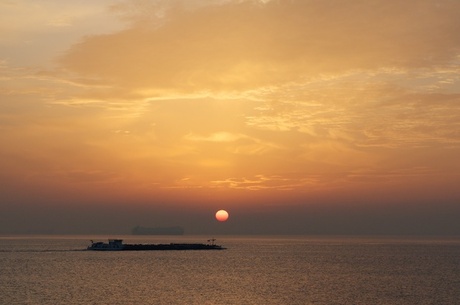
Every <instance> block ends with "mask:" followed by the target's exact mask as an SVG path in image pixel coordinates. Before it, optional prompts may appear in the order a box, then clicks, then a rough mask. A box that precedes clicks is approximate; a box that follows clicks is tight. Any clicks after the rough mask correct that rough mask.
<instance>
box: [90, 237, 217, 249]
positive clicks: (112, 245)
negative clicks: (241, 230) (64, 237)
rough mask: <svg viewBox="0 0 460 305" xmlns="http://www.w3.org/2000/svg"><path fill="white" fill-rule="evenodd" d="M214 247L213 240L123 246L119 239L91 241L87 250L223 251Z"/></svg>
mask: <svg viewBox="0 0 460 305" xmlns="http://www.w3.org/2000/svg"><path fill="white" fill-rule="evenodd" d="M224 249H225V248H224V247H222V246H220V245H216V244H215V239H209V240H208V243H207V244H199V243H197V244H190V243H184V244H182V243H170V244H123V240H121V239H109V242H108V243H104V242H101V241H99V242H94V241H91V245H90V246H88V248H87V250H92V251H165V250H224Z"/></svg>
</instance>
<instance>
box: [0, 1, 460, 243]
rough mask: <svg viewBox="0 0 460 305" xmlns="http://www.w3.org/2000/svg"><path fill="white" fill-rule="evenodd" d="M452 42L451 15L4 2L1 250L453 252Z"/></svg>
mask: <svg viewBox="0 0 460 305" xmlns="http://www.w3.org/2000/svg"><path fill="white" fill-rule="evenodd" d="M458 33H460V1H456V0H406V1H396V0H394V1H392V0H390V1H388V0H351V1H342V0H113V1H110V0H100V1H92V0H79V1H59V0H40V1H27V0H0V169H1V170H0V234H33V233H36V234H122V233H129V231H130V229H131V228H133V227H134V226H136V225H141V226H147V227H155V226H173V225H179V226H183V227H184V228H185V232H186V234H334V235H339V234H401V235H406V234H430V235H433V234H434V235H445V234H446V235H460V221H459V219H460V187H459V185H460V157H459V156H460V35H459V34H458ZM219 209H225V210H227V211H228V212H229V214H230V217H229V219H228V220H227V221H226V222H222V223H219V222H217V221H216V220H215V219H214V214H215V212H216V211H217V210H219Z"/></svg>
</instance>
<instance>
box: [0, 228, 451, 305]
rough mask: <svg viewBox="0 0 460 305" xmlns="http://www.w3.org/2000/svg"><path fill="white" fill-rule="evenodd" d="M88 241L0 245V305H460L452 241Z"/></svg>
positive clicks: (9, 240) (7, 241)
mask: <svg viewBox="0 0 460 305" xmlns="http://www.w3.org/2000/svg"><path fill="white" fill-rule="evenodd" d="M115 237H120V236H115ZM89 239H98V240H106V237H100V238H95V237H94V236H92V237H81V236H79V237H75V236H70V237H69V236H64V237H52V236H45V237H0V304H2V305H3V304H5V305H6V304H8V305H10V304H67V305H72V304H123V305H126V304H366V305H370V304H411V305H412V304H460V239H456V238H450V239H446V238H444V239H443V238H439V239H435V238H431V239H422V238H419V239H402V238H400V239H390V238H351V237H337V238H332V237H327V238H322V237H321V238H320V237H292V238H290V237H254V238H249V237H219V238H218V243H219V244H222V245H224V246H226V247H227V248H228V249H227V250H225V251H177V252H175V251H141V252H105V253H101V252H91V251H81V249H84V248H85V247H86V246H87V245H88V244H89ZM124 239H125V241H126V242H133V243H134V242H136V243H138V242H146V243H149V242H150V243H157V242H205V241H206V237H202V236H181V237H167V238H166V237H149V238H145V237H142V238H137V237H133V236H125V237H124Z"/></svg>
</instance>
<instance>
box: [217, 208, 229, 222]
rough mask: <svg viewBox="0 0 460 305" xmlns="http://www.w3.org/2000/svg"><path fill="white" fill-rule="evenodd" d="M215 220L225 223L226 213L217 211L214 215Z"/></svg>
mask: <svg viewBox="0 0 460 305" xmlns="http://www.w3.org/2000/svg"><path fill="white" fill-rule="evenodd" d="M216 219H217V220H218V221H226V220H227V219H228V213H227V211H225V210H219V211H217V213H216Z"/></svg>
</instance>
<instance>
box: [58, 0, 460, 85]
mask: <svg viewBox="0 0 460 305" xmlns="http://www.w3.org/2000/svg"><path fill="white" fill-rule="evenodd" d="M339 2H340V3H339ZM339 2H337V3H336V2H335V1H271V2H268V3H266V4H265V5H262V6H261V5H257V4H256V3H254V2H252V1H246V2H225V3H224V4H221V5H208V6H199V7H198V8H196V9H187V8H184V7H183V5H177V7H174V9H170V12H169V14H168V16H167V17H165V18H166V20H165V21H164V22H163V23H162V24H161V26H155V27H151V26H148V25H145V24H144V23H141V24H139V23H134V24H133V25H132V27H131V28H130V29H127V30H124V31H120V32H118V33H114V34H108V35H98V36H91V37H88V38H86V39H85V40H83V41H82V42H81V43H79V44H76V45H74V46H73V47H72V48H71V49H70V50H69V51H68V52H67V54H66V55H65V56H63V57H62V59H61V63H62V65H63V66H64V67H66V68H67V69H70V70H72V71H75V72H78V73H81V74H82V75H88V76H97V77H102V78H104V79H106V80H107V81H108V82H111V83H114V84H117V85H121V86H124V87H128V88H157V89H167V90H177V91H189V92H190V91H206V90H217V91H219V90H247V89H253V88H258V87H263V86H270V85H279V84H283V83H286V82H301V81H303V80H305V79H308V78H314V77H318V76H320V75H328V74H337V73H346V72H347V71H349V70H352V69H379V68H392V67H403V68H420V67H433V66H436V65H441V64H448V63H449V62H452V61H453V60H455V56H457V55H458V53H459V42H460V38H459V37H458V35H457V33H458V29H459V27H460V21H458V18H457V16H456V14H455V13H453V12H455V11H458V10H459V9H460V3H457V2H454V1H440V2H439V1H436V2H434V1H428V0H425V1H405V2H404V3H396V2H392V1H390V2H389V1H373V2H368V1H353V2H348V3H346V4H344V3H343V2H341V1H339ZM127 3H129V2H127ZM142 3H150V4H151V5H150V6H149V5H147V6H146V7H145V8H144V10H145V11H144V12H143V14H138V15H136V16H138V17H137V18H142V15H144V16H145V15H149V14H154V13H155V12H158V10H161V7H159V6H161V5H164V2H142ZM174 3H176V4H177V3H178V2H174ZM132 5H133V6H136V5H139V2H132ZM173 5H174V4H170V6H173ZM133 18H134V17H133Z"/></svg>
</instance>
